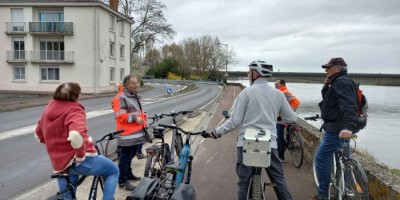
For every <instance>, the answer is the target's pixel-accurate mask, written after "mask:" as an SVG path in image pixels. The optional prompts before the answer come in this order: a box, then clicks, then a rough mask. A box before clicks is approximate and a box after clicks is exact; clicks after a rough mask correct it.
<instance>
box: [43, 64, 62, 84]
mask: <svg viewBox="0 0 400 200" xmlns="http://www.w3.org/2000/svg"><path fill="white" fill-rule="evenodd" d="M40 72H41V73H40V80H42V81H54V80H60V69H59V68H58V67H52V66H42V67H40Z"/></svg>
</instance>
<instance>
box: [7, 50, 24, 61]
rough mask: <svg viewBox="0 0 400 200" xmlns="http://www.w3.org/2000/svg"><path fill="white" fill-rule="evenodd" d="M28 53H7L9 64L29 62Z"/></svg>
mask: <svg viewBox="0 0 400 200" xmlns="http://www.w3.org/2000/svg"><path fill="white" fill-rule="evenodd" d="M27 61H28V60H27V57H26V51H7V62H27Z"/></svg>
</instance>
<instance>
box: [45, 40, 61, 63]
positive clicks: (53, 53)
mask: <svg viewBox="0 0 400 200" xmlns="http://www.w3.org/2000/svg"><path fill="white" fill-rule="evenodd" d="M64 59H65V56H64V41H62V40H49V41H40V60H64Z"/></svg>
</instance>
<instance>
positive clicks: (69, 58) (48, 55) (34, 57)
mask: <svg viewBox="0 0 400 200" xmlns="http://www.w3.org/2000/svg"><path fill="white" fill-rule="evenodd" d="M31 62H41V63H74V52H73V51H31Z"/></svg>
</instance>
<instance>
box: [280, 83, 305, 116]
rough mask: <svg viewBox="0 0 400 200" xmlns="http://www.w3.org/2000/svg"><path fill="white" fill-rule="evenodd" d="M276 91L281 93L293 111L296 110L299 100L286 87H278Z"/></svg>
mask: <svg viewBox="0 0 400 200" xmlns="http://www.w3.org/2000/svg"><path fill="white" fill-rule="evenodd" d="M278 90H280V91H282V92H283V94H284V95H285V97H286V100H287V101H288V102H289V104H290V107H292V109H293V110H297V108H298V107H299V105H300V100H299V99H298V98H297V97H296V96H294V95H293V94H292V93H291V92H289V90H288V89H287V87H286V86H282V87H280V88H279V89H278Z"/></svg>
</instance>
